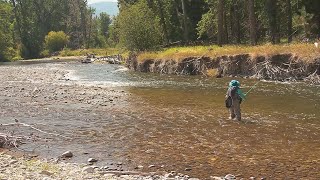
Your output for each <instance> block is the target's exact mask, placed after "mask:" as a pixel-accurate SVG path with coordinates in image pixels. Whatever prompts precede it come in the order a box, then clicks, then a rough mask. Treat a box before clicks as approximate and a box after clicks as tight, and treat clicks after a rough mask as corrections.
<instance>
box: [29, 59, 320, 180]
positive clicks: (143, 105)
mask: <svg viewBox="0 0 320 180" xmlns="http://www.w3.org/2000/svg"><path fill="white" fill-rule="evenodd" d="M34 66H45V67H47V68H57V67H58V68H61V69H64V70H68V71H70V73H69V74H67V78H69V79H70V80H71V82H73V83H78V84H81V85H86V86H100V87H108V88H114V89H121V91H124V92H125V93H127V94H128V96H126V100H125V101H123V102H121V104H120V105H119V104H118V105H117V106H115V107H114V108H112V109H110V110H108V111H101V110H99V109H96V110H95V109H90V110H83V111H80V112H79V111H73V109H72V108H71V107H70V109H69V110H67V108H66V107H67V106H70V105H61V106H66V107H64V109H65V111H60V112H59V111H57V113H56V114H50V115H45V116H44V115H43V116H41V117H30V118H29V119H30V121H31V122H33V123H35V124H36V123H38V124H46V126H47V127H48V129H50V127H51V128H59V129H60V131H59V132H60V133H61V132H62V133H64V134H65V135H69V136H71V137H72V140H71V141H70V140H68V141H63V140H61V141H58V142H55V143H50V142H48V147H39V148H38V150H39V151H40V150H41V151H42V152H41V153H42V154H44V155H51V156H55V155H58V154H59V153H61V152H63V151H65V150H71V151H73V152H74V153H75V154H76V155H75V157H74V158H73V161H76V162H86V160H87V157H94V158H97V159H98V160H99V161H98V165H108V166H110V167H111V166H112V165H115V164H117V163H114V162H121V163H118V165H117V166H119V164H120V165H121V166H123V167H124V168H126V169H129V170H130V169H131V170H133V169H134V168H135V167H137V166H139V165H142V166H144V168H143V171H169V172H170V171H176V172H180V173H183V174H188V175H191V176H193V177H198V178H202V179H206V178H209V177H210V176H222V175H226V174H229V173H231V174H234V175H236V176H237V177H243V178H249V177H252V176H253V177H258V178H262V177H264V178H267V179H286V178H287V179H317V178H320V87H317V86H309V85H306V84H304V83H290V84H289V83H276V82H260V83H259V84H258V85H257V87H256V88H255V89H254V90H253V91H251V92H250V94H249V95H248V97H247V99H246V100H245V101H244V102H243V103H242V105H241V108H242V116H243V120H242V121H241V122H237V121H232V120H229V119H228V112H227V109H226V108H225V106H224V95H225V91H226V87H227V84H228V82H229V81H230V80H231V79H230V78H221V79H216V78H204V77H200V76H175V75H159V74H146V73H137V72H131V71H128V70H126V69H125V68H124V67H122V66H118V65H107V64H85V65H84V64H77V63H71V64H69V63H59V64H45V65H34ZM237 79H238V80H240V81H241V87H242V89H243V91H244V92H246V91H248V90H249V89H250V87H251V86H252V85H254V84H255V83H256V82H257V81H256V80H249V79H241V78H237ZM56 106H57V107H58V106H60V105H56ZM26 146H27V145H26ZM26 148H27V147H26ZM30 148H31V147H30ZM150 165H154V166H150ZM148 166H150V167H148Z"/></svg>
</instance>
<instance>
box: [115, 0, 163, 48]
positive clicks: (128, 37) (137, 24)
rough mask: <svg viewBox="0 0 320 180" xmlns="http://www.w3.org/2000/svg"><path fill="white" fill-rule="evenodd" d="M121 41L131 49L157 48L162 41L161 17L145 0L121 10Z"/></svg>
mask: <svg viewBox="0 0 320 180" xmlns="http://www.w3.org/2000/svg"><path fill="white" fill-rule="evenodd" d="M117 21H118V22H117V23H119V24H118V25H119V29H118V30H119V37H120V39H119V40H120V43H121V44H122V45H123V46H124V47H126V48H127V49H129V50H148V49H155V48H156V47H158V46H159V45H161V43H162V34H161V26H160V22H159V18H157V17H156V16H155V14H154V13H153V12H152V10H151V9H150V8H149V7H148V5H147V3H146V2H145V1H141V2H139V3H137V4H134V5H132V6H129V7H126V9H125V10H123V11H122V12H120V15H119V17H118V19H117Z"/></svg>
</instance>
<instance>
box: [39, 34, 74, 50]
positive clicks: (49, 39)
mask: <svg viewBox="0 0 320 180" xmlns="http://www.w3.org/2000/svg"><path fill="white" fill-rule="evenodd" d="M68 41H69V36H67V35H66V34H65V33H64V32H63V31H58V32H54V31H51V32H49V34H48V35H47V36H46V37H45V46H46V48H47V49H48V50H49V52H56V51H60V50H62V49H63V48H64V47H65V46H66V45H67V43H68Z"/></svg>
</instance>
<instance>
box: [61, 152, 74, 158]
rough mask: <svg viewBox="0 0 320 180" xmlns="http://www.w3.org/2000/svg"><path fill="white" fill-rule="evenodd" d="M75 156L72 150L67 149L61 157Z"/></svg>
mask: <svg viewBox="0 0 320 180" xmlns="http://www.w3.org/2000/svg"><path fill="white" fill-rule="evenodd" d="M72 156H73V154H72V152H71V151H66V152H64V153H63V154H61V157H63V158H71V157H72Z"/></svg>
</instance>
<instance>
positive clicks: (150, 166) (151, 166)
mask: <svg viewBox="0 0 320 180" xmlns="http://www.w3.org/2000/svg"><path fill="white" fill-rule="evenodd" d="M154 167H156V166H155V165H149V166H148V168H154Z"/></svg>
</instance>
